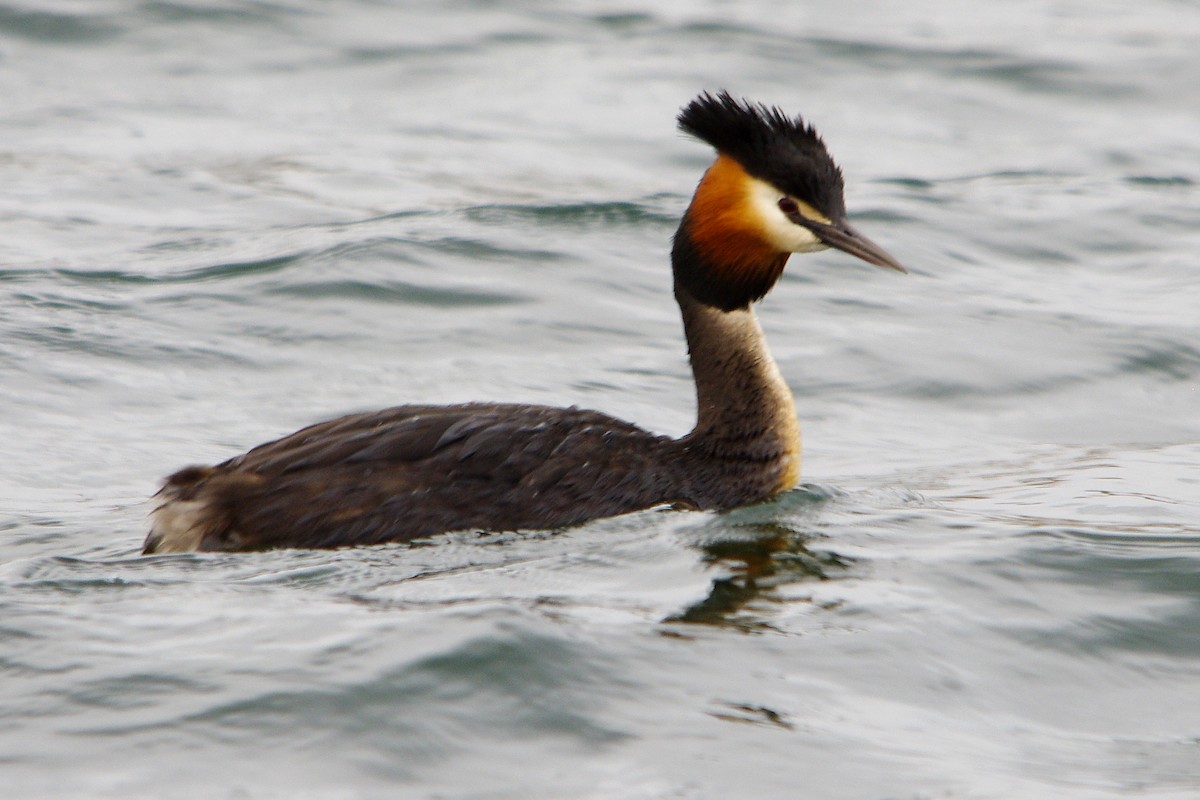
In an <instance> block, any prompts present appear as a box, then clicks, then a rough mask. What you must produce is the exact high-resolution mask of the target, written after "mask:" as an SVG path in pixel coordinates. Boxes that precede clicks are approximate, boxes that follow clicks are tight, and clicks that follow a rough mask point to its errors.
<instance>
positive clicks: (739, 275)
mask: <svg viewBox="0 0 1200 800" xmlns="http://www.w3.org/2000/svg"><path fill="white" fill-rule="evenodd" d="M679 127H680V128H681V129H682V130H684V131H685V132H687V133H689V134H691V135H693V136H695V137H697V138H699V139H702V140H703V141H705V142H707V143H708V144H710V145H712V146H713V147H714V148H716V151H717V158H716V161H715V162H713V164H712V166H710V167H709V168H708V170H707V171H706V172H705V173H704V177H703V178H701V180H700V183H699V185H698V186H697V187H696V192H695V195H694V196H693V197H692V202H691V205H690V206H689V207H688V209H687V211H686V212H685V213H684V215H683V220H682V221H681V222H680V224H679V230H678V231H677V232H676V233H675V240H674V247H673V248H672V250H671V265H672V268H673V270H674V277H675V299H676V300H677V301H678V302H679V309H680V311H681V312H682V315H683V328H684V333H685V335H686V337H687V343H688V352H689V354H690V357H691V363H692V371H693V373H694V375H695V381H696V400H697V420H696V427H695V429H693V430H692V432H691V433H689V434H687V435H686V436H684V437H682V438H680V439H671V438H670V437H667V436H656V435H655V434H653V433H649V432H647V431H644V430H642V429H641V428H639V427H637V426H635V425H632V424H630V423H628V422H623V421H621V420H619V419H614V418H613V417H610V416H607V415H605V414H600V413H597V412H595V411H584V410H581V409H578V408H574V407H571V408H549V407H546V406H532V405H502V404H492V403H470V404H466V405H454V406H423V405H407V406H397V407H396V408H389V409H385V410H383V411H375V412H371V413H365V414H351V415H350V416H345V417H340V418H338V419H334V420H330V421H328V422H322V423H320V424H317V425H313V426H311V427H308V428H304V429H302V430H300V431H297V432H296V433H293V434H292V435H290V436H286V437H284V438H282V439H279V440H277V441H274V442H269V443H267V444H264V445H260V446H259V447H256V448H254V449H253V450H251V451H249V452H247V453H245V454H243V455H240V456H237V457H236V458H233V459H230V460H229V461H226V462H224V463H223V464H218V465H217V466H215V467H198V466H193V467H187V468H185V469H182V470H180V471H179V472H176V473H175V474H174V475H172V476H171V477H169V478H168V479H167V482H166V484H165V485H164V486H163V488H162V490H161V491H160V492H159V494H158V496H159V498H160V499H161V501H162V503H161V505H160V506H158V508H157V509H156V510H155V511H154V513H153V524H152V528H151V531H150V535H149V536H147V537H146V544H145V548H144V550H143V552H144V553H177V552H187V551H194V550H263V549H267V548H275V547H342V546H347V545H364V544H379V543H382V542H403V541H408V540H411V539H417V538H420V537H424V536H429V535H432V534H435V533H441V532H444V531H453V530H463V529H483V530H515V529H536V528H557V527H560V526H564V525H572V524H575V523H579V522H583V521H585V520H589V519H595V518H597V517H608V516H613V515H615V514H623V513H626V512H630V511H637V510H640V509H645V508H650V507H651V506H656V505H660V504H678V505H680V506H683V507H687V508H695V509H725V508H731V507H734V506H739V505H744V504H747V503H753V502H755V501H759V500H764V499H766V498H768V497H770V496H772V495H774V494H776V493H778V492H781V491H784V490H786V489H790V488H792V487H793V486H795V485H796V482H797V480H798V478H799V475H800V431H799V425H798V423H797V421H796V410H795V406H794V405H793V402H792V394H791V391H790V390H789V389H788V387H787V384H786V383H784V381H783V378H782V376H781V375H780V374H779V369H778V368H777V367H776V366H775V362H774V360H772V358H771V354H770V353H769V352H768V350H767V344H766V341H765V340H764V338H763V333H762V329H761V328H760V327H759V325H758V320H757V319H756V318H755V316H754V311H753V310H752V309H751V303H753V302H755V301H756V300H759V299H761V298H762V297H763V296H764V295H765V294H766V293H767V292H768V291H770V289H771V287H772V286H774V285H775V282H776V281H777V280H779V276H780V274H781V273H782V272H783V267H784V264H785V263H787V260H788V256H789V255H790V254H791V253H807V252H812V251H815V250H822V249H824V248H826V247H835V248H837V249H839V250H843V251H845V252H847V253H849V254H851V255H853V256H857V257H858V258H861V259H862V260H864V261H867V262H870V263H871V264H876V265H879V266H881V267H890V268H891V269H895V270H899V271H901V272H904V271H905V270H904V267H902V266H901V265H900V264H899V262H897V261H896V260H895V259H894V258H892V257H891V256H890V255H888V254H887V253H886V252H884V251H883V250H882V249H881V248H880V247H879V246H878V245H876V244H874V243H872V242H871V241H870V240H868V239H866V238H865V237H863V236H862V235H861V234H859V233H858V231H856V230H855V229H854V228H852V227H851V226H850V225H849V223H847V222H846V210H845V204H844V201H843V198H842V173H841V170H839V169H838V167H837V165H835V164H834V163H833V159H832V158H831V157H830V155H829V153H828V152H827V151H826V149H825V144H824V143H823V142H822V141H821V138H820V137H819V136H818V135H817V133H816V131H815V130H813V128H812V126H810V125H807V124H805V123H804V121H803V120H802V119H801V118H800V117H796V118H795V119H791V118H789V117H787V116H786V115H784V114H783V113H782V112H781V111H780V110H779V109H777V108H768V107H767V106H763V105H758V104H752V103H749V102H747V101H745V100H736V99H734V98H733V97H732V96H730V95H729V94H728V93H726V92H722V93H720V94H718V95H716V96H713V95H710V94H708V93H705V94H702V95H700V96H699V97H697V98H696V99H695V100H693V101H692V102H691V103H689V104H688V105H687V107H686V108H684V109H683V110H682V111H681V112H680V114H679Z"/></svg>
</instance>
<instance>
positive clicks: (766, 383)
mask: <svg viewBox="0 0 1200 800" xmlns="http://www.w3.org/2000/svg"><path fill="white" fill-rule="evenodd" d="M675 296H676V298H677V299H678V301H679V308H680V311H681V312H682V314H683V328H684V333H685V335H686V336H687V342H688V352H689V355H690V357H691V362H692V372H693V374H694V375H695V379H696V427H695V428H694V429H693V430H692V432H691V433H689V434H688V435H687V436H685V437H684V438H683V439H681V440H680V443H681V444H683V445H684V446H685V447H686V448H687V450H688V452H689V454H690V455H691V456H692V457H693V458H695V459H697V460H698V461H700V462H702V467H703V470H702V472H703V473H705V474H707V475H709V476H711V477H710V480H711V482H712V483H713V484H714V485H713V486H712V487H710V491H711V492H712V496H713V498H714V499H713V500H712V501H706V504H713V505H734V504H740V503H744V502H750V501H753V500H758V499H762V498H765V497H768V496H770V495H771V494H774V493H775V492H778V491H782V490H784V489H790V488H791V487H792V486H794V485H795V484H796V481H797V479H798V478H799V476H800V427H799V424H798V423H797V421H796V407H795V403H794V402H793V400H792V393H791V390H790V389H789V388H788V386H787V384H786V383H785V382H784V380H783V376H782V375H780V373H779V368H778V367H776V365H775V361H774V359H772V358H771V353H770V351H769V350H768V349H767V342H766V339H765V337H764V336H763V332H762V328H761V327H759V324H758V319H757V318H756V317H755V315H754V312H753V311H752V310H751V309H750V308H749V307H746V308H741V309H737V310H734V311H721V310H719V309H717V308H714V307H712V306H709V305H706V304H704V303H701V302H699V301H698V300H696V299H695V298H694V297H693V296H692V295H691V293H690V292H689V291H688V290H687V289H686V288H684V287H682V286H680V285H679V282H678V280H677V281H676V286H675Z"/></svg>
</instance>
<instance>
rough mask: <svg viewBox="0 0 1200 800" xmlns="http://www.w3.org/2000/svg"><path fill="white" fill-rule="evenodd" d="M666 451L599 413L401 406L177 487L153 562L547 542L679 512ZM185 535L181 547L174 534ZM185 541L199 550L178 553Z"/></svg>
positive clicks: (658, 441)
mask: <svg viewBox="0 0 1200 800" xmlns="http://www.w3.org/2000/svg"><path fill="white" fill-rule="evenodd" d="M670 445H671V440H670V439H668V438H667V437H660V436H655V435H653V434H650V433H648V432H646V431H644V430H642V429H641V428H638V427H636V426H634V425H631V424H629V423H627V422H622V421H620V420H617V419H614V418H612V417H609V416H606V415H604V414H599V413H597V412H594V411H584V410H580V409H576V408H566V409H563V408H548V407H544V406H525V405H490V404H469V405H458V406H400V407H397V408H391V409H386V410H384V411H378V412H373V413H369V414H355V415H352V416H347V417H341V418H339V419H334V420H330V421H328V422H323V423H320V424H318V425H313V426H311V427H308V428H304V429H303V430H300V431H297V432H296V433H294V434H292V435H290V436H287V437H285V438H283V439H279V440H277V441H274V442H270V443H268V444H264V445H262V446H260V447H256V448H254V449H253V450H251V451H249V452H247V453H245V454H244V455H241V456H238V457H237V458H234V459H231V460H229V461H227V462H225V463H223V464H220V465H218V466H216V467H211V468H203V467H190V468H188V469H185V470H181V471H180V472H178V473H176V474H175V475H172V476H171V477H170V478H169V479H168V480H167V484H166V486H164V487H163V491H162V495H163V496H164V497H165V502H164V504H163V506H162V507H161V508H160V509H159V511H158V512H156V517H155V528H154V530H153V531H152V532H151V535H150V537H149V538H148V539H147V542H146V552H166V551H169V550H172V549H201V550H257V549H265V548H271V547H285V546H286V547H339V546H344V545H354V544H375V543H379V542H389V541H404V540H409V539H414V538H418V537H421V536H428V535H431V534H434V533H438V532H442V531H449V530H461V529H468V528H484V529H489V530H509V529H517V528H551V527H558V526H561V525H569V524H573V523H576V522H580V521H583V520H586V519H592V518H595V517H602V516H610V515H613V514H620V513H623V512H626V511H632V510H636V509H639V508H646V507H649V506H652V505H655V504H656V503H660V502H666V501H674V500H677V499H680V498H679V497H675V496H673V495H674V494H677V492H675V491H674V488H673V487H672V486H671V485H670V481H669V476H670V475H672V474H674V473H675V471H674V470H670V469H664V468H663V465H664V464H665V463H666V461H667V460H668V459H670V458H672V453H673V451H672V449H671V446H670ZM181 527H182V528H186V529H187V532H186V533H185V534H181V533H180V531H178V530H173V529H178V528H181ZM181 535H183V536H185V537H187V538H190V540H192V546H189V547H178V548H176V547H173V546H171V545H170V542H171V540H172V537H174V538H176V539H177V538H178V537H179V536H181Z"/></svg>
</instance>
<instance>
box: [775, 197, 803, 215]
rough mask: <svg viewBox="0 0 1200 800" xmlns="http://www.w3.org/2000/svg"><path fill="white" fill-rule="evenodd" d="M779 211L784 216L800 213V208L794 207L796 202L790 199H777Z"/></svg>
mask: <svg viewBox="0 0 1200 800" xmlns="http://www.w3.org/2000/svg"><path fill="white" fill-rule="evenodd" d="M779 210H780V211H782V212H783V213H785V214H797V213H799V212H800V206H798V205H796V201H795V200H793V199H792V198H790V197H781V198H779Z"/></svg>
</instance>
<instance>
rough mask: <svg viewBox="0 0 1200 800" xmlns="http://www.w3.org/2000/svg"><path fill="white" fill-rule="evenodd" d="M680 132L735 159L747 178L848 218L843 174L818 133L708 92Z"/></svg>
mask: <svg viewBox="0 0 1200 800" xmlns="http://www.w3.org/2000/svg"><path fill="white" fill-rule="evenodd" d="M678 119H679V127H680V129H681V130H683V131H684V132H686V133H690V134H691V135H692V136H695V137H696V138H697V139H701V140H703V141H705V142H708V143H709V144H711V145H712V146H713V147H715V148H716V149H717V151H718V152H720V153H724V154H725V155H727V156H730V157H731V158H733V159H735V160H736V161H737V162H738V163H739V164H741V165H742V168H743V169H744V170H746V172H748V173H750V174H751V175H753V176H754V177H756V178H758V179H759V180H763V181H766V182H768V183H770V184H772V185H774V186H777V187H778V188H780V189H782V190H783V191H785V192H787V193H788V194H790V195H792V196H793V197H796V198H797V199H800V200H803V201H804V202H806V203H808V204H809V205H810V206H812V207H813V208H815V209H817V210H818V211H820V212H821V213H823V214H825V215H826V216H827V217H829V218H830V219H834V220H837V219H841V218H843V217H844V216H845V214H846V206H845V201H844V199H843V197H842V171H841V170H840V169H838V166H837V164H835V163H833V158H832V157H831V156H830V155H829V151H828V150H826V149H825V143H824V142H823V141H821V137H820V136H819V135H817V132H816V130H815V129H814V128H813V127H812V126H811V125H808V124H806V123H805V122H804V120H803V119H802V118H800V117H795V118H791V117H788V116H787V115H786V114H784V113H783V112H782V111H780V110H779V109H778V108H774V107H770V106H765V105H762V104H759V103H751V102H749V101H747V100H737V99H735V98H734V97H733V96H732V95H730V94H729V92H720V93H718V94H717V95H716V96H715V97H714V96H713V95H711V94H709V93H708V92H705V93H704V94H702V95H700V96H699V97H697V98H696V99H695V100H693V101H692V102H690V103H688V104H687V106H686V107H685V108H684V109H683V110H682V111H680V112H679V118H678Z"/></svg>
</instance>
